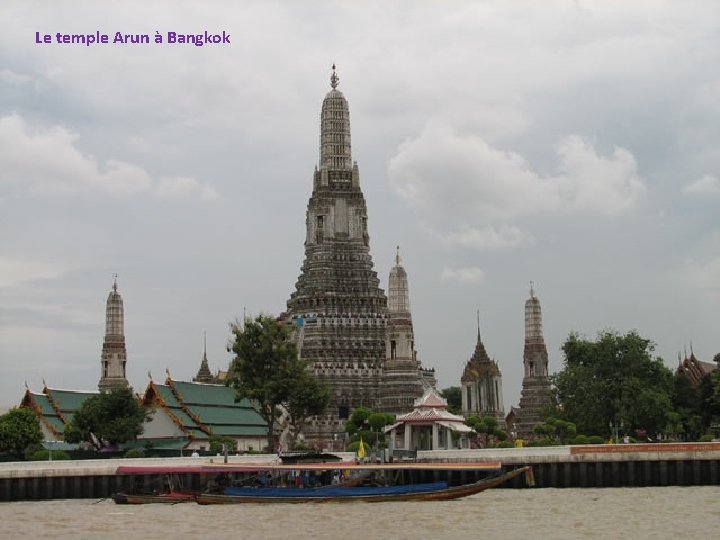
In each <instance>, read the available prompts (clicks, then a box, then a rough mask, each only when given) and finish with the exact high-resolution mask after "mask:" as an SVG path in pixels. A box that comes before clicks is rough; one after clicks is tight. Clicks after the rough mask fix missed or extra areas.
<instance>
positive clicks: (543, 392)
mask: <svg viewBox="0 0 720 540" xmlns="http://www.w3.org/2000/svg"><path fill="white" fill-rule="evenodd" d="M523 364H524V367H525V376H524V377H523V383H522V391H521V394H520V406H519V408H518V409H516V410H515V430H514V431H516V433H517V436H518V437H520V438H530V439H531V438H533V437H534V431H533V429H534V427H535V426H536V425H537V424H539V423H540V422H542V420H543V418H542V413H543V411H544V409H545V408H546V407H547V406H548V405H550V403H551V396H550V377H549V375H548V353H547V347H546V346H545V338H544V337H543V328H542V310H541V308H540V300H538V299H537V297H536V296H535V291H534V290H533V286H532V283H531V284H530V298H528V299H527V301H526V302H525V350H524V352H523Z"/></svg>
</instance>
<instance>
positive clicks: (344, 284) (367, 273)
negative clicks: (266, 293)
mask: <svg viewBox="0 0 720 540" xmlns="http://www.w3.org/2000/svg"><path fill="white" fill-rule="evenodd" d="M338 83H339V78H338V76H337V73H336V71H335V66H333V71H332V75H331V77H330V86H331V89H330V91H329V92H328V93H327V95H326V96H325V99H324V100H323V104H322V111H321V114H320V162H319V164H318V166H317V167H316V168H315V172H314V174H313V190H312V195H311V196H310V200H309V202H308V206H307V218H306V238H305V260H304V262H303V264H302V267H301V269H300V277H299V278H298V280H297V283H296V285H295V291H294V292H293V293H292V294H291V295H290V299H289V300H288V302H287V311H286V313H285V314H284V315H283V317H284V318H285V319H286V320H288V321H291V322H292V323H293V324H294V325H295V332H294V339H295V340H296V343H297V347H298V350H299V354H300V355H301V356H302V357H303V358H305V359H307V360H308V361H309V362H310V363H311V365H312V366H313V369H314V372H315V374H316V376H317V377H318V378H319V379H320V380H321V381H323V382H325V383H327V384H329V385H330V387H331V403H330V406H329V408H328V412H327V414H326V415H325V416H324V417H322V418H317V420H314V421H313V422H312V423H311V425H310V426H309V427H308V428H307V429H306V433H305V436H306V438H307V439H309V440H310V441H311V442H312V441H313V440H314V441H316V442H317V443H318V444H320V443H322V442H324V441H327V440H331V439H333V435H337V434H339V433H342V432H344V423H345V421H346V420H347V418H348V417H349V415H350V413H351V412H352V410H353V409H355V408H356V407H359V406H361V405H363V406H367V407H374V406H375V405H376V403H377V400H378V388H379V385H380V381H381V377H382V367H383V362H384V359H385V348H386V343H385V334H386V332H385V330H386V316H387V298H386V296H385V292H384V291H383V290H382V289H381V288H380V280H379V279H378V276H377V272H375V270H374V269H373V260H372V257H371V255H370V247H369V245H370V237H369V235H368V223H367V219H368V218H367V207H366V204H365V197H364V196H363V192H362V190H361V189H360V173H359V171H358V166H357V163H355V162H353V161H352V153H351V144H350V112H349V108H348V102H347V100H346V99H345V96H344V95H343V93H342V92H341V91H340V90H338Z"/></svg>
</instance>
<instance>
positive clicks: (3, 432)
mask: <svg viewBox="0 0 720 540" xmlns="http://www.w3.org/2000/svg"><path fill="white" fill-rule="evenodd" d="M42 440H43V436H42V430H41V429H40V421H39V420H38V418H37V416H35V413H34V412H33V411H32V410H30V409H26V408H17V407H14V408H12V409H10V410H9V411H8V412H6V413H5V414H3V415H2V416H0V451H3V452H7V453H9V454H12V455H13V456H15V457H18V458H20V457H23V456H24V454H25V449H26V448H27V447H28V446H30V445H36V444H39V443H41V442H42Z"/></svg>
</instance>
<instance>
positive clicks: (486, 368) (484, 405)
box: [460, 312, 505, 426]
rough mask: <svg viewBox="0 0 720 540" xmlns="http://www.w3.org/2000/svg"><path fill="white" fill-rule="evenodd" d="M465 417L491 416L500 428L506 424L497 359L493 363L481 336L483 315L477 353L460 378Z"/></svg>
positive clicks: (476, 348) (468, 362) (500, 375)
mask: <svg viewBox="0 0 720 540" xmlns="http://www.w3.org/2000/svg"><path fill="white" fill-rule="evenodd" d="M460 384H461V392H462V394H461V397H462V414H463V415H465V416H478V417H480V418H482V417H485V416H490V417H492V418H494V419H495V420H496V421H497V423H498V425H499V426H504V424H505V406H504V405H503V395H502V374H501V373H500V368H499V367H498V364H497V362H496V361H495V360H491V359H490V357H489V356H488V354H487V351H486V350H485V345H484V344H483V341H482V338H481V337H480V314H479V312H478V332H477V343H476V344H475V352H474V353H473V355H472V357H471V358H470V360H468V361H467V363H466V364H465V369H464V370H463V374H462V377H461V378H460Z"/></svg>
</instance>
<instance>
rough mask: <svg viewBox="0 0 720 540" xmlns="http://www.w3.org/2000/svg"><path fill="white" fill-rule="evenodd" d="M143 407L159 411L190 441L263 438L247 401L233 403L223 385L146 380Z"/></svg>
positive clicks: (264, 426) (260, 424) (263, 427)
mask: <svg viewBox="0 0 720 540" xmlns="http://www.w3.org/2000/svg"><path fill="white" fill-rule="evenodd" d="M143 404H144V405H146V406H157V407H160V408H162V410H163V411H165V413H166V414H167V415H168V416H169V417H170V418H171V419H172V421H173V422H174V423H175V424H176V426H177V427H178V428H180V430H181V431H182V432H183V433H184V434H186V435H187V436H188V437H189V438H191V439H207V438H208V437H209V436H210V435H219V436H227V437H233V438H239V437H265V436H267V424H266V423H265V422H264V421H263V419H262V418H261V417H260V415H259V414H258V412H257V411H256V410H255V409H254V408H253V407H252V405H251V404H250V402H249V401H247V400H242V401H239V402H236V401H235V392H234V390H232V389H231V388H228V387H227V386H224V385H220V384H203V383H196V382H185V381H175V380H173V379H172V378H170V377H169V376H168V378H167V379H166V381H165V384H158V383H155V382H153V381H150V384H149V385H148V387H147V390H146V391H145V396H144V398H143Z"/></svg>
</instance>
